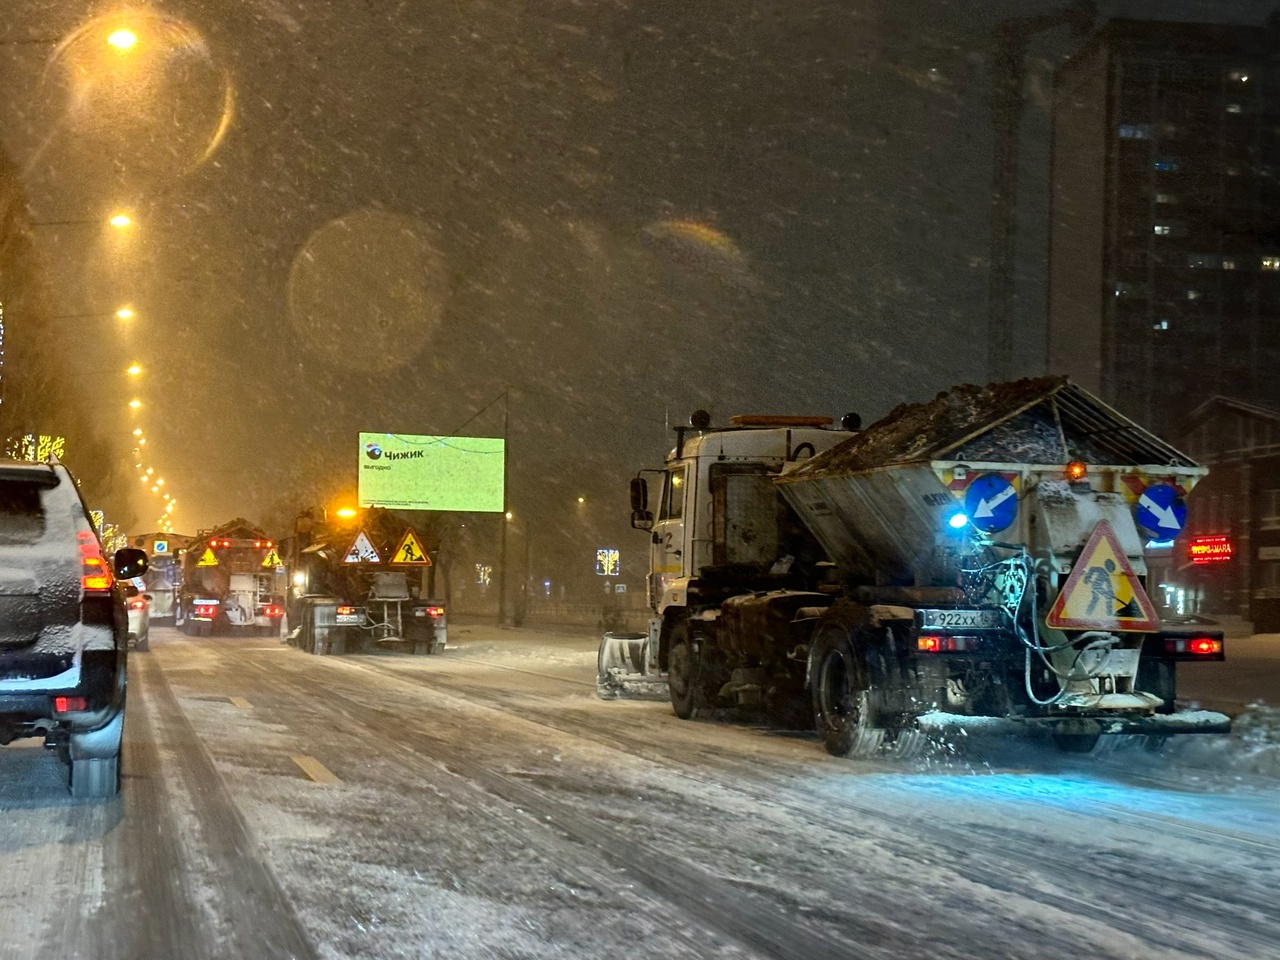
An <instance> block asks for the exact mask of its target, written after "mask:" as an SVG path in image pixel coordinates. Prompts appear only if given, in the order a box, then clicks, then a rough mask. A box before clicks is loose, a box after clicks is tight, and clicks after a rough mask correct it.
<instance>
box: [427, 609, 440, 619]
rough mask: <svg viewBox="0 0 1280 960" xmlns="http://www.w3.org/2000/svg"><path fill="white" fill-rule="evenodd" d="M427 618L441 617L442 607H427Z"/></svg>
mask: <svg viewBox="0 0 1280 960" xmlns="http://www.w3.org/2000/svg"><path fill="white" fill-rule="evenodd" d="M427 616H428V617H443V616H444V607H427Z"/></svg>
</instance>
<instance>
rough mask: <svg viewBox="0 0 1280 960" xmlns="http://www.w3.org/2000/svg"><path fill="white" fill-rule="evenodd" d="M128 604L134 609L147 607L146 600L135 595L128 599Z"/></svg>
mask: <svg viewBox="0 0 1280 960" xmlns="http://www.w3.org/2000/svg"><path fill="white" fill-rule="evenodd" d="M129 606H130V608H131V609H134V610H145V609H147V601H145V600H143V599H142V598H141V597H135V598H134V599H132V600H130V601H129Z"/></svg>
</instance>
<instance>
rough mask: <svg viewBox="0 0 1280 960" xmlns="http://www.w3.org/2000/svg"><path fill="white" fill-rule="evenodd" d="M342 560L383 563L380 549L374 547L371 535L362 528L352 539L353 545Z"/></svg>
mask: <svg viewBox="0 0 1280 960" xmlns="http://www.w3.org/2000/svg"><path fill="white" fill-rule="evenodd" d="M342 562H343V563H381V562H382V557H380V556H378V551H377V550H375V549H374V548H373V543H372V542H371V541H370V540H369V535H368V534H367V533H365V532H364V531H363V530H361V531H360V532H359V533H358V534H356V538H355V540H354V541H352V543H351V546H350V547H349V548H348V549H347V555H346V556H345V557H343V558H342Z"/></svg>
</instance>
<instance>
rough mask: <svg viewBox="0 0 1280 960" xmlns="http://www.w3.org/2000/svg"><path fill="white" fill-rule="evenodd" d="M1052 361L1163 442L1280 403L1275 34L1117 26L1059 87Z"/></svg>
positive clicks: (1278, 66) (1278, 44) (1076, 60)
mask: <svg viewBox="0 0 1280 960" xmlns="http://www.w3.org/2000/svg"><path fill="white" fill-rule="evenodd" d="M1051 178H1052V191H1053V192H1052V224H1051V230H1050V265H1049V277H1050V283H1049V286H1050V289H1049V336H1048V340H1049V342H1048V365H1049V369H1050V370H1051V371H1052V372H1055V373H1066V374H1069V375H1071V376H1072V377H1073V378H1074V379H1076V380H1077V381H1078V382H1080V383H1082V384H1083V385H1084V386H1086V387H1087V388H1089V389H1091V390H1096V391H1098V392H1100V393H1101V395H1102V396H1103V397H1105V398H1106V399H1107V400H1108V401H1110V402H1111V403H1113V404H1114V405H1115V406H1116V407H1117V408H1118V409H1120V410H1121V411H1122V412H1124V413H1126V414H1128V415H1130V416H1132V417H1134V418H1135V419H1137V420H1139V421H1141V422H1142V423H1143V424H1144V425H1146V426H1148V427H1150V428H1152V429H1154V430H1155V431H1156V432H1157V433H1161V434H1163V435H1165V436H1170V437H1173V436H1176V435H1177V431H1178V427H1179V426H1180V425H1181V423H1182V421H1183V420H1184V418H1185V417H1186V416H1187V415H1188V414H1189V413H1190V412H1191V410H1192V409H1194V408H1195V407H1196V406H1197V405H1198V404H1199V403H1201V402H1202V401H1203V400H1204V399H1206V398H1207V397H1209V396H1212V395H1214V394H1226V395H1230V396H1234V397H1239V398H1241V399H1244V400H1251V401H1255V402H1259V403H1263V404H1266V405H1269V406H1272V407H1280V30H1277V29H1276V27H1275V25H1274V23H1273V24H1272V25H1270V26H1259V27H1255V28H1248V27H1234V26H1220V25H1211V24H1188V23H1162V22H1149V21H1141V22H1139V21H1129V20H1115V21H1111V22H1110V23H1109V24H1107V26H1106V27H1104V28H1103V29H1102V30H1101V31H1099V33H1098V34H1097V35H1095V36H1094V37H1093V38H1092V39H1091V40H1090V41H1089V42H1088V43H1087V44H1086V45H1085V47H1084V48H1083V49H1082V50H1081V51H1080V52H1079V53H1078V54H1077V55H1076V56H1074V57H1072V58H1071V59H1070V60H1069V61H1067V62H1066V63H1065V64H1064V65H1063V66H1062V68H1061V69H1060V70H1059V71H1058V74H1057V77H1056V82H1055V87H1054V113H1053V145H1052V175H1051Z"/></svg>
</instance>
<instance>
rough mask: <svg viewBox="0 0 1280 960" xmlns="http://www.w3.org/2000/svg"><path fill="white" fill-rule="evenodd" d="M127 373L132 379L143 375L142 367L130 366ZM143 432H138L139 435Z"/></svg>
mask: <svg viewBox="0 0 1280 960" xmlns="http://www.w3.org/2000/svg"><path fill="white" fill-rule="evenodd" d="M125 373H127V374H128V375H129V376H131V377H136V376H138V374H140V373H142V367H141V366H140V365H138V364H136V363H134V364H130V365H129V366H128V368H126V369H125ZM141 432H142V431H141V430H139V431H138V433H141Z"/></svg>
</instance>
